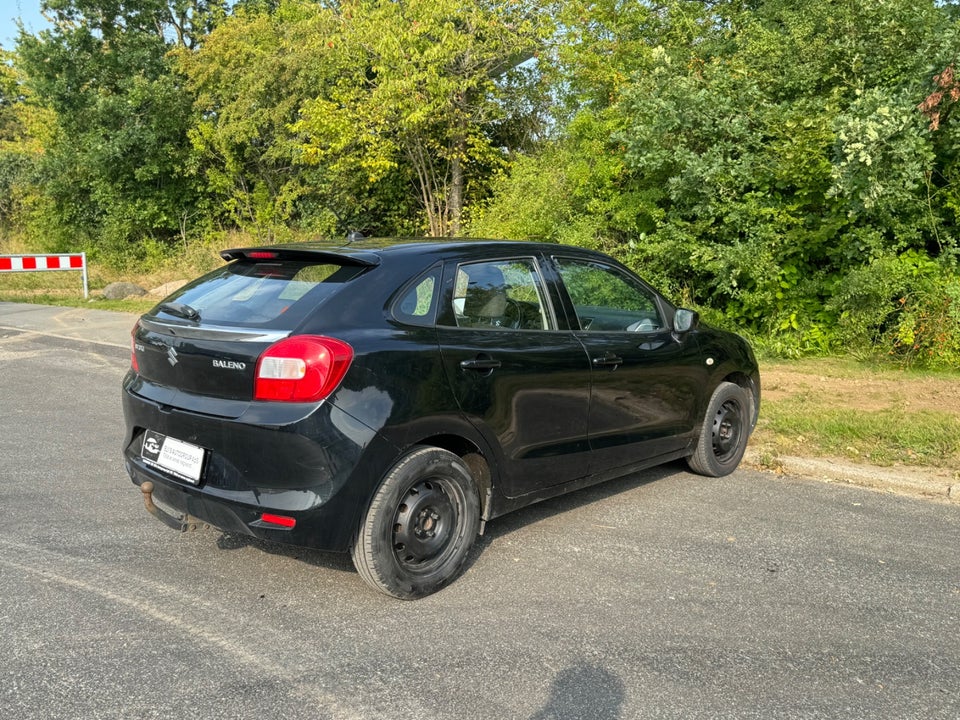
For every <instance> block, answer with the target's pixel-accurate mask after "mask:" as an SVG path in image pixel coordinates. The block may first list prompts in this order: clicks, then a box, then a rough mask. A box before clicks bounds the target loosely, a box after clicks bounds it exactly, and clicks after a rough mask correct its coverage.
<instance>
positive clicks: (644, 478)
mask: <svg viewBox="0 0 960 720" xmlns="http://www.w3.org/2000/svg"><path fill="white" fill-rule="evenodd" d="M685 469H686V465H684V463H683V462H682V461H678V462H672V463H667V464H665V465H660V466H658V467H655V468H651V469H649V470H644V471H642V472H639V473H633V474H632V475H627V476H625V477H622V478H618V479H615V480H607V481H605V482H601V483H599V484H597V485H593V486H591V487H587V488H583V489H581V490H576V491H574V492H571V493H568V494H566V495H561V496H559V497H555V498H551V499H550V500H544V501H542V502H539V503H536V504H534V505H530V506H528V507H525V508H521V509H520V510H514V511H513V512H511V513H507V514H506V515H503V516H501V517H498V518H496V519H495V520H491V521H490V522H489V523H488V524H487V526H486V529H485V531H484V534H483V535H481V536H479V537H478V538H477V539H476V541H475V543H474V546H473V548H472V549H471V550H470V554H469V555H468V557H467V560H466V562H465V563H464V567H463V570H462V571H461V572H466V570H468V569H469V568H470V567H471V566H472V565H473V564H474V563H475V562H476V561H477V560H478V559H479V557H480V555H481V554H482V553H483V551H484V550H485V549H486V548H487V547H489V546H490V545H492V544H493V543H494V542H496V541H497V540H500V539H502V538H505V537H507V536H509V535H511V534H513V533H515V532H517V531H519V530H522V529H523V528H525V527H526V526H528V525H531V524H533V523H536V522H539V521H541V520H544V519H546V518H549V517H553V516H556V515H562V514H564V513H566V512H570V511H572V510H577V509H578V508H582V507H586V506H587V505H590V504H592V503H595V502H599V501H601V500H606V499H607V498H609V497H612V496H614V495H619V494H620V493H624V492H628V491H630V490H633V489H635V488H638V487H642V486H644V485H648V484H650V483H653V482H656V481H658V480H662V479H664V478H667V477H671V476H673V475H677V474H679V473H683V472H685V471H686V470H685ZM216 532H219V533H220V536H219V537H218V538H217V541H216V544H217V548H218V549H219V550H225V551H230V550H241V549H243V548H247V547H249V548H254V549H257V550H260V551H262V552H266V553H270V554H271V555H280V556H283V557H287V558H290V559H292V560H297V561H299V562H302V563H306V564H308V565H312V566H314V567H318V568H325V569H328V570H336V571H340V572H349V573H355V572H356V570H355V569H354V567H353V562H352V560H351V559H350V554H349V553H338V552H325V551H322V550H314V549H312V548H304V547H300V546H296V545H284V544H282V543H276V542H269V541H267V540H260V539H259V538H255V537H252V536H249V535H242V534H239V533H231V532H223V531H220V530H217V531H216ZM537 717H539V716H537ZM545 717H549V716H545Z"/></svg>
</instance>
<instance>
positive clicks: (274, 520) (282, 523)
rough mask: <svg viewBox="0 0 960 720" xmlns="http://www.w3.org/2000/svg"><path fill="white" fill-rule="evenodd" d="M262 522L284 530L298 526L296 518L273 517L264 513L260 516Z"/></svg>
mask: <svg viewBox="0 0 960 720" xmlns="http://www.w3.org/2000/svg"><path fill="white" fill-rule="evenodd" d="M260 522H262V523H264V524H266V525H277V526H279V527H282V528H288V529H289V528H292V527H293V526H294V525H296V524H297V520H296V518H292V517H287V516H286V515H272V514H270V513H264V514H263V515H261V516H260Z"/></svg>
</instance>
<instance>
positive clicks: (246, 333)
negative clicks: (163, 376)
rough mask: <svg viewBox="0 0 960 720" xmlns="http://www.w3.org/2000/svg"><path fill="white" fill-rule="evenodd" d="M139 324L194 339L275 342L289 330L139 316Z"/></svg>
mask: <svg viewBox="0 0 960 720" xmlns="http://www.w3.org/2000/svg"><path fill="white" fill-rule="evenodd" d="M140 324H141V325H142V326H143V327H144V328H146V329H147V330H153V331H154V332H159V333H163V334H165V335H173V336H174V337H182V338H192V339H195V340H227V341H231V342H277V341H278V340H283V339H284V338H285V337H288V336H289V335H290V333H291V332H292V331H291V330H255V329H253V328H242V327H229V326H219V325H207V326H203V327H193V326H190V325H180V324H178V323H166V322H161V321H159V320H156V319H154V318H148V317H141V318H140Z"/></svg>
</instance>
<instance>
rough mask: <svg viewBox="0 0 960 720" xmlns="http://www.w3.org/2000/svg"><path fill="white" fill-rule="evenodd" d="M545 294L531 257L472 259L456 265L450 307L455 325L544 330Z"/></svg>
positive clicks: (547, 318)
mask: <svg viewBox="0 0 960 720" xmlns="http://www.w3.org/2000/svg"><path fill="white" fill-rule="evenodd" d="M544 297H545V296H544V292H543V283H542V282H541V280H540V274H539V273H538V272H537V267H536V263H534V261H533V260H530V259H524V260H498V261H495V262H483V263H471V264H469V265H461V266H460V267H458V268H457V276H456V280H455V282H454V293H453V309H454V314H455V316H456V320H457V326H458V327H480V328H507V329H514V330H546V329H548V328H549V327H550V315H549V313H548V312H547V303H546V301H545V299H544Z"/></svg>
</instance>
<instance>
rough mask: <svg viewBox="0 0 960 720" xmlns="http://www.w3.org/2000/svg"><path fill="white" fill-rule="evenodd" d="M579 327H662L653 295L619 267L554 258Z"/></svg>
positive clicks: (649, 329) (639, 329) (643, 329)
mask: <svg viewBox="0 0 960 720" xmlns="http://www.w3.org/2000/svg"><path fill="white" fill-rule="evenodd" d="M555 260H556V262H557V267H558V269H559V271H560V276H561V277H562V278H563V284H564V285H565V286H566V288H567V293H568V294H569V295H570V300H571V301H572V302H573V307H574V309H575V310H576V313H577V319H578V321H579V322H580V328H581V329H583V330H591V331H595V332H597V331H607V332H609V331H635V332H656V331H658V330H662V329H663V327H664V326H663V321H662V318H661V315H660V309H659V305H658V304H657V301H656V296H655V295H654V294H653V292H652V291H650V290H649V289H648V288H646V287H644V286H643V285H641V284H640V283H639V282H637V281H636V280H635V279H634V278H632V277H630V276H628V275H625V274H624V273H623V272H621V271H620V270H619V269H618V268H616V267H613V266H611V265H604V264H602V263H597V262H590V261H587V260H571V259H567V258H555Z"/></svg>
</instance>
